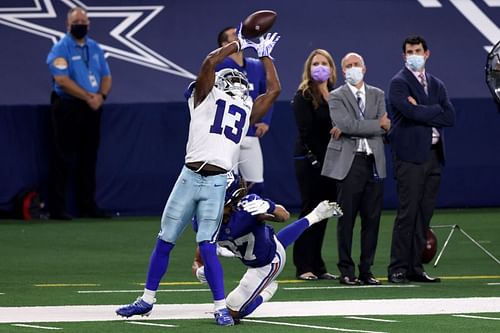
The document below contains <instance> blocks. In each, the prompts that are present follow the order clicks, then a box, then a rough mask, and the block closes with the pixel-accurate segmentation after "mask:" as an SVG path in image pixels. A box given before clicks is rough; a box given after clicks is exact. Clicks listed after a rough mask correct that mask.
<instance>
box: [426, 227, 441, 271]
mask: <svg viewBox="0 0 500 333" xmlns="http://www.w3.org/2000/svg"><path fill="white" fill-rule="evenodd" d="M426 237H427V241H426V242H425V248H424V251H423V253H422V263H424V264H428V263H430V262H431V260H432V259H433V258H434V256H435V255H436V252H437V246H438V244H437V238H436V234H435V233H434V231H432V229H430V228H429V229H427V235H426Z"/></svg>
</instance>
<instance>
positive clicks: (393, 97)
mask: <svg viewBox="0 0 500 333" xmlns="http://www.w3.org/2000/svg"><path fill="white" fill-rule="evenodd" d="M408 96H412V93H411V91H410V88H409V86H408V83H407V82H406V81H404V80H403V79H398V78H397V79H393V80H392V81H391V84H390V87H389V101H390V102H391V104H392V105H394V107H395V108H396V109H397V110H398V111H399V112H400V113H401V114H402V115H403V117H405V118H408V119H411V120H413V121H417V122H420V123H423V124H425V125H430V122H431V120H432V119H434V118H435V117H436V116H438V115H439V114H440V113H442V112H443V108H442V107H441V105H439V104H432V105H420V104H419V105H413V104H411V103H410V102H409V101H408Z"/></svg>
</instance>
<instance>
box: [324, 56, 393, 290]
mask: <svg viewBox="0 0 500 333" xmlns="http://www.w3.org/2000/svg"><path fill="white" fill-rule="evenodd" d="M342 72H343V73H344V77H345V79H346V84H344V85H342V86H341V87H339V88H337V89H335V90H334V91H332V92H331V93H330V98H329V100H328V104H329V106H330V118H331V119H332V124H333V129H332V130H331V131H330V133H331V135H332V138H331V139H330V142H329V144H328V148H327V151H326V156H325V161H324V164H323V169H322V172H321V174H322V175H323V176H327V177H330V178H333V179H336V180H338V182H337V202H338V203H339V204H340V206H341V207H342V210H343V212H344V215H343V216H342V217H341V218H339V221H338V224H337V246H338V254H339V262H338V264H337V266H338V268H339V271H340V274H341V276H340V283H342V284H346V285H357V284H366V285H378V284H380V281H379V280H377V279H375V277H374V276H373V274H372V272H371V266H372V265H373V260H374V258H375V250H376V248H377V239H378V231H379V225H380V214H381V211H382V204H383V201H382V197H383V183H382V179H383V178H385V176H386V171H385V154H384V142H383V139H382V137H383V135H384V134H385V133H386V131H387V130H389V128H390V126H391V122H390V120H389V118H388V117H387V113H386V110H385V99H384V92H383V91H382V90H380V89H378V88H375V87H373V86H369V85H367V84H365V83H364V81H363V77H364V74H365V72H366V67H365V63H364V60H363V58H362V57H361V56H360V55H359V54H357V53H348V54H347V55H346V56H345V57H344V58H343V59H342ZM358 212H359V214H360V217H361V256H360V263H359V276H358V278H356V276H355V267H354V261H353V260H352V257H351V248H352V234H353V228H354V222H355V221H356V216H357V214H358Z"/></svg>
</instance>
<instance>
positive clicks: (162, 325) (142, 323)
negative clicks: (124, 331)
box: [126, 321, 179, 327]
mask: <svg viewBox="0 0 500 333" xmlns="http://www.w3.org/2000/svg"><path fill="white" fill-rule="evenodd" d="M126 323H127V324H133V325H143V326H159V327H179V326H177V325H168V324H156V323H145V322H143V321H127V322H126Z"/></svg>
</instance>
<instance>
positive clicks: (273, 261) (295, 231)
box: [192, 176, 342, 322]
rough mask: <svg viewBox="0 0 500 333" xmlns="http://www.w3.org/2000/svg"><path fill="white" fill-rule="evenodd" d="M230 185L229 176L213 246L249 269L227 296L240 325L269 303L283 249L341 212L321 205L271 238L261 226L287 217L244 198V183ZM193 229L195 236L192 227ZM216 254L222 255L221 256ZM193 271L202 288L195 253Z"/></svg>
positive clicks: (268, 230)
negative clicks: (226, 252) (219, 223)
mask: <svg viewBox="0 0 500 333" xmlns="http://www.w3.org/2000/svg"><path fill="white" fill-rule="evenodd" d="M230 180H231V177H230V176H228V185H227V190H226V204H225V206H224V217H223V223H222V226H221V231H220V232H219V235H218V236H217V245H218V246H220V247H223V248H225V249H226V251H229V252H231V253H232V254H233V255H234V256H235V257H238V258H239V259H240V260H241V262H242V263H243V264H244V265H245V266H247V267H248V269H247V271H246V273H245V274H244V275H243V277H242V278H241V280H240V283H239V285H238V286H237V287H236V288H235V289H234V290H233V291H231V292H230V293H229V295H228V296H227V306H228V308H229V310H230V312H231V315H232V316H233V318H234V320H235V321H236V322H238V321H239V320H240V319H241V318H244V317H245V316H248V315H249V314H250V313H252V312H253V311H254V310H255V309H256V308H257V307H258V306H259V305H260V304H262V302H265V301H268V300H269V299H270V298H271V297H272V296H273V295H274V293H275V292H276V290H277V289H278V284H277V282H276V281H275V280H276V278H277V277H278V275H279V274H280V273H281V271H282V270H283V267H284V266H285V262H286V252H285V249H286V247H287V246H288V245H290V244H292V243H293V242H294V241H295V240H296V239H297V238H298V237H299V236H300V235H301V234H302V232H304V230H306V229H307V228H309V227H310V226H311V225H313V224H314V223H317V222H319V221H321V220H323V219H326V218H329V217H332V216H333V217H340V216H342V210H341V209H340V207H339V206H338V205H337V203H335V202H328V201H326V200H325V201H323V202H321V203H319V204H318V206H316V208H315V209H314V210H313V211H312V212H310V213H309V214H308V215H306V216H304V217H303V218H301V219H299V220H297V221H295V222H293V223H291V224H289V225H288V226H286V227H285V228H283V229H281V230H280V231H279V232H278V233H277V234H275V233H274V230H273V228H272V227H271V226H269V225H267V224H266V223H265V222H264V221H265V220H268V221H275V222H284V221H286V220H287V219H288V218H289V217H290V214H289V213H288V212H287V211H286V209H285V208H284V207H283V206H281V205H277V204H275V203H274V202H272V201H271V200H269V199H262V198H261V197H259V196H258V195H257V194H249V195H246V186H245V185H244V183H245V182H244V181H243V180H242V179H241V178H240V179H238V178H237V177H236V178H234V181H232V182H231V181H230ZM193 226H194V228H195V230H196V227H197V225H196V222H194V223H193ZM219 253H221V254H222V253H223V251H221V250H219ZM222 255H224V254H222ZM225 256H228V255H227V254H226V255H225ZM192 267H193V273H195V275H196V277H197V278H198V279H199V280H200V281H201V282H206V281H207V279H206V269H205V266H203V258H202V257H201V256H200V255H199V251H198V250H197V251H196V254H195V260H194V262H193V266H192Z"/></svg>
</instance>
